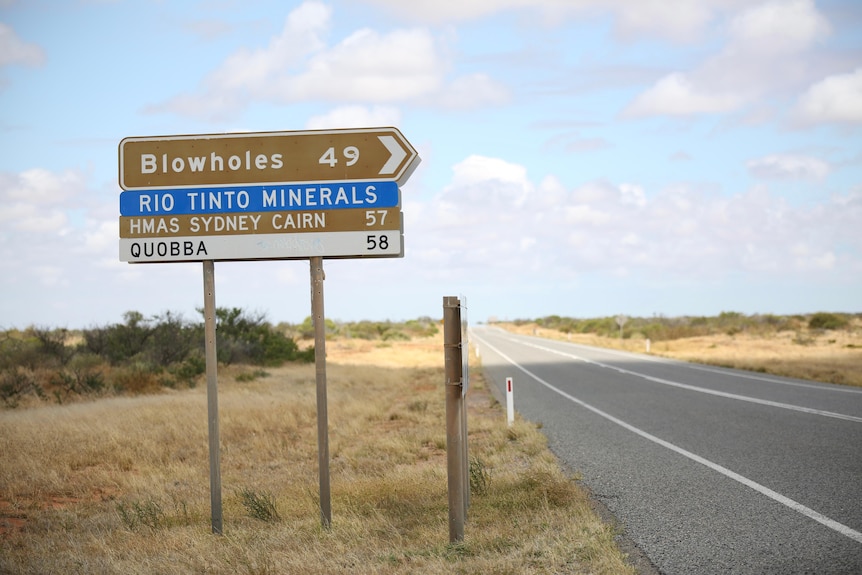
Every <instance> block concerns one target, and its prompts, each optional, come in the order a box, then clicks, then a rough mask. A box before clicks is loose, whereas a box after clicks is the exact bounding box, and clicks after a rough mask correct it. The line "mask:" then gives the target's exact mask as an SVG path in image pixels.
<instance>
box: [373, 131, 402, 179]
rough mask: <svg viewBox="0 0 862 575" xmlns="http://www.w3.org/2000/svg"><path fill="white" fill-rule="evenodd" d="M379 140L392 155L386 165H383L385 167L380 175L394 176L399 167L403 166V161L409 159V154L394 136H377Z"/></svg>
mask: <svg viewBox="0 0 862 575" xmlns="http://www.w3.org/2000/svg"><path fill="white" fill-rule="evenodd" d="M377 138H378V139H379V140H380V141H381V142H383V145H384V146H386V149H387V150H389V153H390V154H391V156H390V157H389V159H388V160H386V163H385V164H383V167H382V168H381V169H380V174H381V175H387V176H388V175H389V174H394V173H395V170H397V169H398V166H400V165H401V161H402V160H403V159H404V158H406V157H407V152H406V151H405V150H404V148H402V147H401V144H399V143H398V141H397V140H396V139H395V138H393V137H392V136H377Z"/></svg>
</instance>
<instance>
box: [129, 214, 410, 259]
mask: <svg viewBox="0 0 862 575" xmlns="http://www.w3.org/2000/svg"><path fill="white" fill-rule="evenodd" d="M399 219H400V218H399ZM403 244H404V242H403V237H402V232H401V230H400V229H389V230H377V231H374V232H367V231H354V232H310V233H297V234H248V235H221V236H186V237H170V238H120V261H123V262H130V263H155V262H183V261H185V262H197V261H205V260H214V261H222V260H282V259H308V258H311V257H322V258H362V257H378V258H380V257H389V258H392V257H403V255H404V252H403Z"/></svg>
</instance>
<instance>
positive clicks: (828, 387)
mask: <svg viewBox="0 0 862 575" xmlns="http://www.w3.org/2000/svg"><path fill="white" fill-rule="evenodd" d="M513 341H515V340H513ZM562 343H565V344H567V345H572V346H575V347H580V348H585V349H596V348H590V347H589V346H585V345H581V344H577V343H571V342H562ZM601 351H602V352H603V353H609V354H613V355H620V356H623V357H627V358H635V359H637V360H639V361H651V362H653V363H663V364H666V365H675V366H679V367H687V368H689V369H697V370H700V371H710V372H712V373H720V374H722V375H726V376H729V377H738V378H741V379H754V380H757V381H766V382H769V383H776V384H778V385H790V386H793V387H807V388H810V389H820V390H822V391H837V392H839V393H862V389H860V388H858V387H850V386H847V385H838V384H825V385H814V384H811V383H799V382H796V381H785V380H782V379H775V378H774V377H766V376H763V375H754V374H751V373H741V372H740V371H734V370H733V368H725V369H719V368H716V367H710V366H706V365H697V364H693V363H689V362H687V361H683V360H676V359H670V358H667V357H657V356H652V355H643V354H638V353H633V352H629V351H620V350H617V349H608V348H601Z"/></svg>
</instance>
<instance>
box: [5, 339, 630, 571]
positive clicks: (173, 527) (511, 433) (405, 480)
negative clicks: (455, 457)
mask: <svg viewBox="0 0 862 575" xmlns="http://www.w3.org/2000/svg"><path fill="white" fill-rule="evenodd" d="M327 351H328V354H329V362H328V373H327V379H328V396H329V423H330V451H331V476H332V509H333V523H332V527H331V528H330V529H329V530H325V529H323V528H322V527H321V526H320V519H319V511H318V487H317V469H316V463H317V444H316V415H315V407H314V406H315V383H314V367H313V366H309V365H303V366H289V367H283V368H278V369H271V370H269V372H270V373H269V376H268V377H263V378H258V379H254V380H253V381H250V382H238V381H236V379H237V376H239V375H241V374H242V371H243V370H241V369H240V368H231V369H223V370H222V371H221V372H220V391H219V403H220V425H221V440H222V482H223V486H224V487H223V498H224V527H225V535H224V536H221V537H219V536H215V535H212V534H211V533H210V509H209V467H208V460H207V424H206V421H207V415H206V396H205V390H204V389H202V388H203V386H201V388H198V389H192V390H184V391H180V392H169V393H163V394H161V395H155V396H146V397H136V398H113V399H103V400H99V401H95V402H93V403H79V404H74V405H66V406H43V407H38V408H34V409H26V410H16V411H5V412H2V413H0V549H2V551H0V572H4V573H6V572H11V573H25V574H26V573H87V574H91V573H123V574H134V573H147V574H149V573H214V574H220V573H231V574H233V573H249V574H266V573H279V574H282V573H303V574H314V573H384V574H385V573H423V574H435V573H447V574H448V573H504V574H505V573H512V574H522V573H607V574H619V573H633V572H634V570H633V569H632V568H631V567H630V566H628V565H627V564H626V563H625V560H624V556H623V555H622V553H621V552H620V551H619V549H618V548H617V547H616V544H615V541H614V536H615V533H614V530H613V529H612V528H610V527H609V526H608V525H606V524H603V523H602V522H601V521H600V520H599V519H598V517H597V516H596V515H595V514H594V513H593V512H592V511H591V506H590V502H589V500H588V498H587V497H586V496H585V494H584V492H583V491H582V490H581V489H580V488H579V487H578V486H577V484H576V482H575V481H573V480H572V478H570V477H567V476H566V475H565V474H564V473H563V472H562V471H561V469H560V467H559V465H558V462H557V461H556V459H555V458H554V457H553V456H552V455H551V453H550V452H549V451H548V449H547V446H546V442H545V439H544V436H542V435H541V434H540V433H539V432H538V431H537V430H536V429H535V427H534V426H532V425H530V424H528V423H526V422H524V421H517V422H516V424H515V425H514V426H513V427H512V428H511V429H510V428H507V427H506V425H505V416H504V414H503V413H502V412H501V410H500V408H499V406H498V405H497V404H496V403H495V402H494V401H493V400H492V399H491V398H490V396H489V395H488V392H487V390H486V388H485V385H484V383H483V382H482V380H481V377H480V373H479V370H478V369H476V370H474V371H473V374H472V376H471V393H470V396H469V398H468V399H469V402H468V403H469V414H470V415H469V417H470V450H471V456H472V457H474V458H476V461H477V466H478V467H477V470H478V471H479V472H482V476H483V478H484V479H485V480H486V483H485V484H484V486H485V487H487V491H486V492H485V493H484V494H479V493H474V495H473V497H472V499H471V509H470V515H469V522H468V525H467V528H466V538H465V541H464V542H463V543H461V544H456V545H452V544H449V543H448V523H447V521H448V514H447V496H446V463H445V443H446V438H445V428H444V410H445V407H444V401H443V398H444V394H443V381H444V377H443V368H442V365H441V364H442V357H443V353H442V341H441V340H440V339H439V338H432V339H429V340H423V341H413V342H398V343H392V344H382V345H381V344H373V343H369V342H355V341H343V342H338V341H336V342H332V343H329V342H328V346H327ZM245 371H246V372H247V371H250V370H249V369H248V368H246V369H245ZM240 379H243V378H240ZM255 502H257V503H258V504H260V505H259V507H261V508H262V509H264V511H266V508H267V503H268V504H271V506H272V509H270V510H269V512H264V511H261V509H258V506H257V505H256V504H255Z"/></svg>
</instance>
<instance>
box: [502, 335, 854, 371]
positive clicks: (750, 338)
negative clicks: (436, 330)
mask: <svg viewBox="0 0 862 575" xmlns="http://www.w3.org/2000/svg"><path fill="white" fill-rule="evenodd" d="M501 327H504V328H505V329H508V330H510V331H513V332H516V333H522V334H528V335H540V336H542V337H548V338H553V339H562V340H569V341H573V342H576V343H582V344H586V345H595V346H600V347H608V348H614V349H625V350H628V351H636V352H644V351H645V350H646V342H645V340H644V339H636V338H632V339H623V340H620V339H619V338H608V337H601V336H597V335H592V334H572V335H571V336H570V335H568V334H564V333H561V332H559V331H555V330H549V329H546V328H539V327H537V326H536V325H535V324H524V325H520V326H515V325H513V324H501ZM650 352H651V353H653V354H655V355H661V356H664V357H672V358H675V359H682V360H685V361H692V362H697V363H705V364H710V365H717V366H722V367H733V368H737V369H747V370H750V371H757V372H762V373H771V374H774V375H783V376H787V377H796V378H799V379H807V380H811V381H823V382H827V383H839V384H844V385H854V386H862V320H859V319H855V320H854V321H853V322H852V324H851V325H850V327H849V328H848V329H844V330H835V331H830V330H827V331H824V330H809V329H799V330H796V331H781V332H774V333H771V334H756V335H752V334H746V333H738V334H735V335H727V334H722V335H713V336H703V337H691V338H683V339H675V340H670V341H660V342H652V344H651V345H650Z"/></svg>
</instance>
